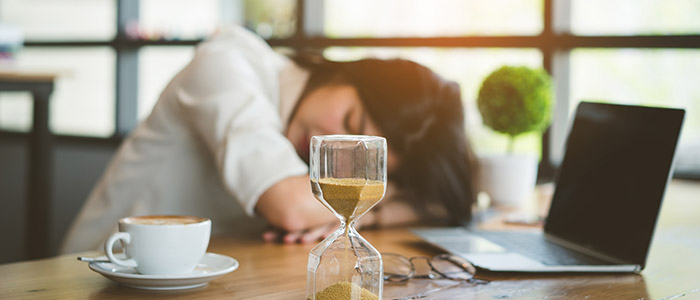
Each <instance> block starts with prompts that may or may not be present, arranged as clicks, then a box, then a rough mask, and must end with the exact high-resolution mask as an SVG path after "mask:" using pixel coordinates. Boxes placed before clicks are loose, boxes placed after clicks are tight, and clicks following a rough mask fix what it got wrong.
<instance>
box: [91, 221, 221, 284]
mask: <svg viewBox="0 0 700 300" xmlns="http://www.w3.org/2000/svg"><path fill="white" fill-rule="evenodd" d="M118 225H119V232H117V233H115V234H113V235H112V236H111V237H109V239H107V242H106V243H105V253H106V255H107V257H108V258H109V260H110V261H111V262H112V263H114V264H116V265H120V266H125V267H133V268H135V269H136V271H137V272H139V273H141V274H144V275H176V274H185V273H189V272H191V271H192V270H194V268H195V267H196V266H197V263H198V262H199V261H200V259H201V258H202V256H204V253H205V252H206V250H207V247H208V246H209V237H210V235H211V220H209V219H207V218H200V217H194V216H139V217H127V218H123V219H120V220H119V224H118ZM118 240H121V242H122V246H123V248H124V252H125V254H126V257H127V259H120V258H117V257H115V255H114V253H113V252H112V247H113V246H114V243H115V242H116V241H118Z"/></svg>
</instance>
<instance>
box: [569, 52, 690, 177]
mask: <svg viewBox="0 0 700 300" xmlns="http://www.w3.org/2000/svg"><path fill="white" fill-rule="evenodd" d="M697 70H700V50H675V49H674V50H641V49H614V50H611V49H579V50H574V51H573V52H572V54H571V90H570V93H571V96H570V112H573V110H574V109H575V107H576V105H577V104H578V103H579V102H580V101H581V100H589V101H600V102H610V103H622V104H638V105H649V106H664V107H679V108H685V109H686V115H685V123H684V128H683V131H682V135H681V139H680V144H679V152H678V164H677V169H679V168H682V165H683V164H686V165H687V164H688V163H690V162H691V161H694V164H695V166H696V168H697V169H698V170H700V161H699V159H700V157H699V155H700V86H699V85H698V84H697V76H696V74H697ZM563 142H564V141H563V140H562V139H560V140H559V141H558V143H557V144H556V146H558V148H557V149H556V150H558V151H557V152H556V153H557V155H558V156H557V157H561V156H560V155H561V151H562V148H563Z"/></svg>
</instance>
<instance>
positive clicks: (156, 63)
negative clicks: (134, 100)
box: [138, 47, 194, 120]
mask: <svg viewBox="0 0 700 300" xmlns="http://www.w3.org/2000/svg"><path fill="white" fill-rule="evenodd" d="M193 56H194V47H143V48H141V50H139V103H138V118H139V120H143V119H144V118H146V117H147V116H148V114H150V113H151V110H152V109H153V105H155V104H156V101H157V100H158V97H160V93H161V92H163V89H164V88H165V86H166V85H167V84H168V83H169V82H170V80H171V79H173V77H174V76H175V75H176V74H177V73H178V72H180V70H182V68H184V67H185V66H186V65H187V64H188V63H189V62H190V60H192V57H193Z"/></svg>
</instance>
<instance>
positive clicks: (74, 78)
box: [8, 47, 115, 136]
mask: <svg viewBox="0 0 700 300" xmlns="http://www.w3.org/2000/svg"><path fill="white" fill-rule="evenodd" d="M15 63H16V65H17V67H18V68H22V69H28V70H35V71H50V72H57V73H59V74H60V75H59V77H58V78H57V80H56V84H55V86H54V92H53V94H52V95H51V99H50V102H51V103H50V112H49V118H50V119H49V126H50V128H51V130H52V131H53V132H56V133H60V134H71V135H88V136H109V135H111V134H112V133H113V132H114V97H115V95H114V90H115V88H114V80H115V79H114V74H115V67H114V66H115V55H114V51H113V50H112V49H110V48H107V47H83V48H62V47H43V48H36V47H26V48H24V49H23V50H22V51H20V52H19V53H18V54H17V57H16V62H15ZM16 109H19V108H16ZM22 110H24V109H22ZM8 113H9V114H13V113H14V112H8ZM18 113H22V114H23V115H24V114H26V113H24V112H19V111H18ZM24 122H26V121H24Z"/></svg>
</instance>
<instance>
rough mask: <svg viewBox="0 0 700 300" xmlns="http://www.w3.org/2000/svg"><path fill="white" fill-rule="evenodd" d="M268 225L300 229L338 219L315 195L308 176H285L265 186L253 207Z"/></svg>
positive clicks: (290, 230)
mask: <svg viewBox="0 0 700 300" xmlns="http://www.w3.org/2000/svg"><path fill="white" fill-rule="evenodd" d="M255 210H256V212H257V213H258V214H260V215H261V216H263V217H264V218H265V219H266V220H267V221H268V222H269V223H270V225H271V226H273V227H276V228H279V229H281V230H283V231H286V232H296V231H303V230H307V229H310V228H314V227H318V226H320V225H325V224H328V223H331V222H333V221H335V220H337V218H336V217H335V216H334V215H333V214H332V213H331V212H330V211H329V210H328V209H327V208H325V207H324V206H323V204H321V203H320V202H319V201H318V200H316V198H314V196H313V193H312V192H311V184H310V183H309V176H308V175H302V176H292V177H287V178H285V179H283V180H281V181H278V182H277V183H275V184H273V185H272V186H271V187H270V188H268V189H267V190H266V191H265V192H264V193H263V194H262V196H260V198H259V199H258V203H257V205H256V206H255Z"/></svg>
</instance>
